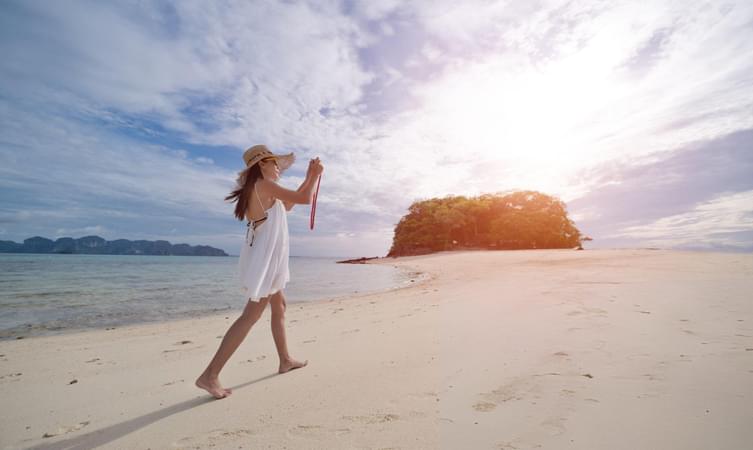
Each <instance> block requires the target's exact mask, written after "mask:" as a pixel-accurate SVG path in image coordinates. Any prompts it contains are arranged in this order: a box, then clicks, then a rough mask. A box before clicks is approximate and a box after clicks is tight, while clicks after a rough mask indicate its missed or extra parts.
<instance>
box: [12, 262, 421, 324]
mask: <svg viewBox="0 0 753 450" xmlns="http://www.w3.org/2000/svg"><path fill="white" fill-rule="evenodd" d="M342 259H347V258H318V257H300V256H291V257H290V281H289V282H288V284H287V285H286V286H285V288H284V292H285V299H286V302H287V303H288V304H290V303H296V302H308V301H314V300H325V299H332V298H338V297H345V296H350V295H359V294H364V293H369V292H376V291H384V290H389V289H393V288H398V287H402V286H407V285H409V284H410V283H411V279H416V278H417V277H419V274H417V273H413V272H411V271H409V270H405V269H399V268H396V267H394V266H392V265H375V264H337V263H336V262H335V261H337V260H342ZM237 270H238V257H237V256H230V257H212V256H141V255H62V254H11V253H4V254H0V339H16V338H18V337H19V336H23V337H28V336H34V335H43V334H58V333H63V332H66V331H73V330H81V329H91V328H107V327H114V326H118V325H124V324H133V323H143V322H159V321H164V320H172V319H179V318H186V317H196V316H201V315H207V314H217V313H218V312H220V311H227V312H228V313H239V312H240V311H242V310H243V307H244V306H245V304H246V300H245V299H244V298H243V295H242V293H241V290H240V288H239V282H238V276H237Z"/></svg>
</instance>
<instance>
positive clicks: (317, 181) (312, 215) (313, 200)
mask: <svg viewBox="0 0 753 450" xmlns="http://www.w3.org/2000/svg"><path fill="white" fill-rule="evenodd" d="M321 181H322V176H321V175H319V179H317V180H316V192H314V198H313V199H312V200H311V223H310V227H311V229H312V230H313V229H314V216H315V215H316V197H317V196H319V183H320V182H321Z"/></svg>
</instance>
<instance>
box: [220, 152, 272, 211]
mask: <svg viewBox="0 0 753 450" xmlns="http://www.w3.org/2000/svg"><path fill="white" fill-rule="evenodd" d="M259 178H263V177H262V175H261V167H260V166H259V163H256V164H254V165H253V166H251V167H249V168H247V169H243V170H241V171H240V172H238V179H237V180H236V184H237V186H236V189H235V190H234V191H233V192H231V193H230V195H228V196H227V197H225V200H232V201H234V202H235V201H237V202H238V203H236V204H235V213H234V214H235V217H237V218H238V220H241V221H243V220H246V210H247V209H248V201H249V196H250V195H251V188H252V187H253V186H254V183H256V180H258V179H259Z"/></svg>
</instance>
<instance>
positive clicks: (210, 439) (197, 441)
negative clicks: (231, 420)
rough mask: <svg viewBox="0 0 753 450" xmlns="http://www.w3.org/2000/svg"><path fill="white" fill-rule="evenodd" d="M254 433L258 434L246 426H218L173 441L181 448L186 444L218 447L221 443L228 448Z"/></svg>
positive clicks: (221, 445)
mask: <svg viewBox="0 0 753 450" xmlns="http://www.w3.org/2000/svg"><path fill="white" fill-rule="evenodd" d="M254 434H256V433H255V432H254V431H251V430H249V429H246V428H236V429H234V430H233V429H231V430H225V429H223V428H218V429H215V430H212V431H210V432H208V433H201V432H199V433H197V435H196V436H188V437H184V438H183V439H180V440H178V441H176V442H173V446H174V447H179V448H185V447H186V446H191V447H193V448H207V447H217V446H218V445H219V446H220V447H222V448H227V447H229V444H230V443H232V442H233V441H241V442H243V441H246V440H247V439H248V437H249V436H252V435H254ZM236 445H237V444H236Z"/></svg>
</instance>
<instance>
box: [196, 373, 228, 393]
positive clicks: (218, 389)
mask: <svg viewBox="0 0 753 450" xmlns="http://www.w3.org/2000/svg"><path fill="white" fill-rule="evenodd" d="M196 386H197V387H200V388H202V389H204V390H205V391H207V392H209V393H210V394H212V397H214V398H225V397H227V396H228V395H230V394H232V393H233V391H232V390H231V389H225V388H223V387H222V386H220V380H219V379H217V378H214V379H212V378H210V377H209V376H208V375H207V374H206V373H202V374H201V376H200V377H199V378H197V379H196Z"/></svg>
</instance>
